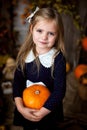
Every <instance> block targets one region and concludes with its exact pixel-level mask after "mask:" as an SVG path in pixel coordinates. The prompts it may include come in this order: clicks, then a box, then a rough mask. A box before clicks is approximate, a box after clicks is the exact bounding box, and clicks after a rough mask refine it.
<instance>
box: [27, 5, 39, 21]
mask: <svg viewBox="0 0 87 130" xmlns="http://www.w3.org/2000/svg"><path fill="white" fill-rule="evenodd" d="M38 10H39V7H36V9H35V11H34V12H33V13H31V15H29V16H28V17H27V21H28V22H29V23H30V22H31V19H32V17H33V16H34V14H35V13H36V12H37V11H38Z"/></svg>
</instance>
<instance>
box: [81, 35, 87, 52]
mask: <svg viewBox="0 0 87 130" xmlns="http://www.w3.org/2000/svg"><path fill="white" fill-rule="evenodd" d="M82 47H83V49H84V50H85V51H87V37H84V38H83V39H82Z"/></svg>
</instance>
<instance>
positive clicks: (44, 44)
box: [31, 20, 58, 54]
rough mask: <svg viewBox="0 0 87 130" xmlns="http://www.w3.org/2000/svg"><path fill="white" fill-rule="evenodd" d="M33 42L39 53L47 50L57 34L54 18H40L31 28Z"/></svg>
mask: <svg viewBox="0 0 87 130" xmlns="http://www.w3.org/2000/svg"><path fill="white" fill-rule="evenodd" d="M31 32H32V37H33V42H34V44H36V51H37V53H39V54H43V53H46V52H48V51H49V50H50V49H51V48H52V47H53V46H54V44H55V40H56V39H57V36H58V30H57V25H56V23H55V21H54V20H52V21H51V20H50V21H47V20H40V21H39V22H37V23H36V25H35V26H34V27H33V29H32V31H31Z"/></svg>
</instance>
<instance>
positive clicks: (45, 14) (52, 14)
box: [17, 7, 65, 70]
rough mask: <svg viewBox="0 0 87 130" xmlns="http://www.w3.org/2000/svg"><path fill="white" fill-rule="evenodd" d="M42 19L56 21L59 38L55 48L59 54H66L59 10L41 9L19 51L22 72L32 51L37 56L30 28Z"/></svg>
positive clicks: (18, 57)
mask: <svg viewBox="0 0 87 130" xmlns="http://www.w3.org/2000/svg"><path fill="white" fill-rule="evenodd" d="M42 19H45V20H46V19H47V20H55V22H56V25H57V27H58V36H57V39H56V41H55V44H54V47H55V48H56V49H57V52H58V51H59V50H61V51H62V52H63V54H65V49H64V28H63V23H62V19H61V16H60V14H59V13H58V11H57V10H55V9H53V8H49V7H48V8H42V9H39V10H38V11H37V12H36V13H35V14H34V16H33V17H32V19H31V22H30V25H29V31H28V34H27V37H26V39H25V42H24V44H23V45H22V46H21V48H20V51H19V53H18V56H17V66H18V65H20V66H21V68H22V70H23V68H24V65H25V58H26V56H27V55H28V53H29V52H30V50H31V49H32V50H33V52H34V55H35V56H36V50H35V45H34V43H33V39H32V34H31V31H30V27H31V26H32V28H34V26H35V25H36V24H37V22H38V21H40V20H42ZM55 55H56V54H55ZM36 59H37V58H36ZM37 65H38V61H37Z"/></svg>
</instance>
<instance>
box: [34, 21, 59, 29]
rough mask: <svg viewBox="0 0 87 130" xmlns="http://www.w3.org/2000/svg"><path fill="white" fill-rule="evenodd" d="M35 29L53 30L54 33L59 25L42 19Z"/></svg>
mask: <svg viewBox="0 0 87 130" xmlns="http://www.w3.org/2000/svg"><path fill="white" fill-rule="evenodd" d="M35 28H43V29H50V30H51V29H52V30H53V31H57V28H58V27H57V24H56V22H55V20H46V19H40V20H39V21H38V22H37V23H36V24H35Z"/></svg>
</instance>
